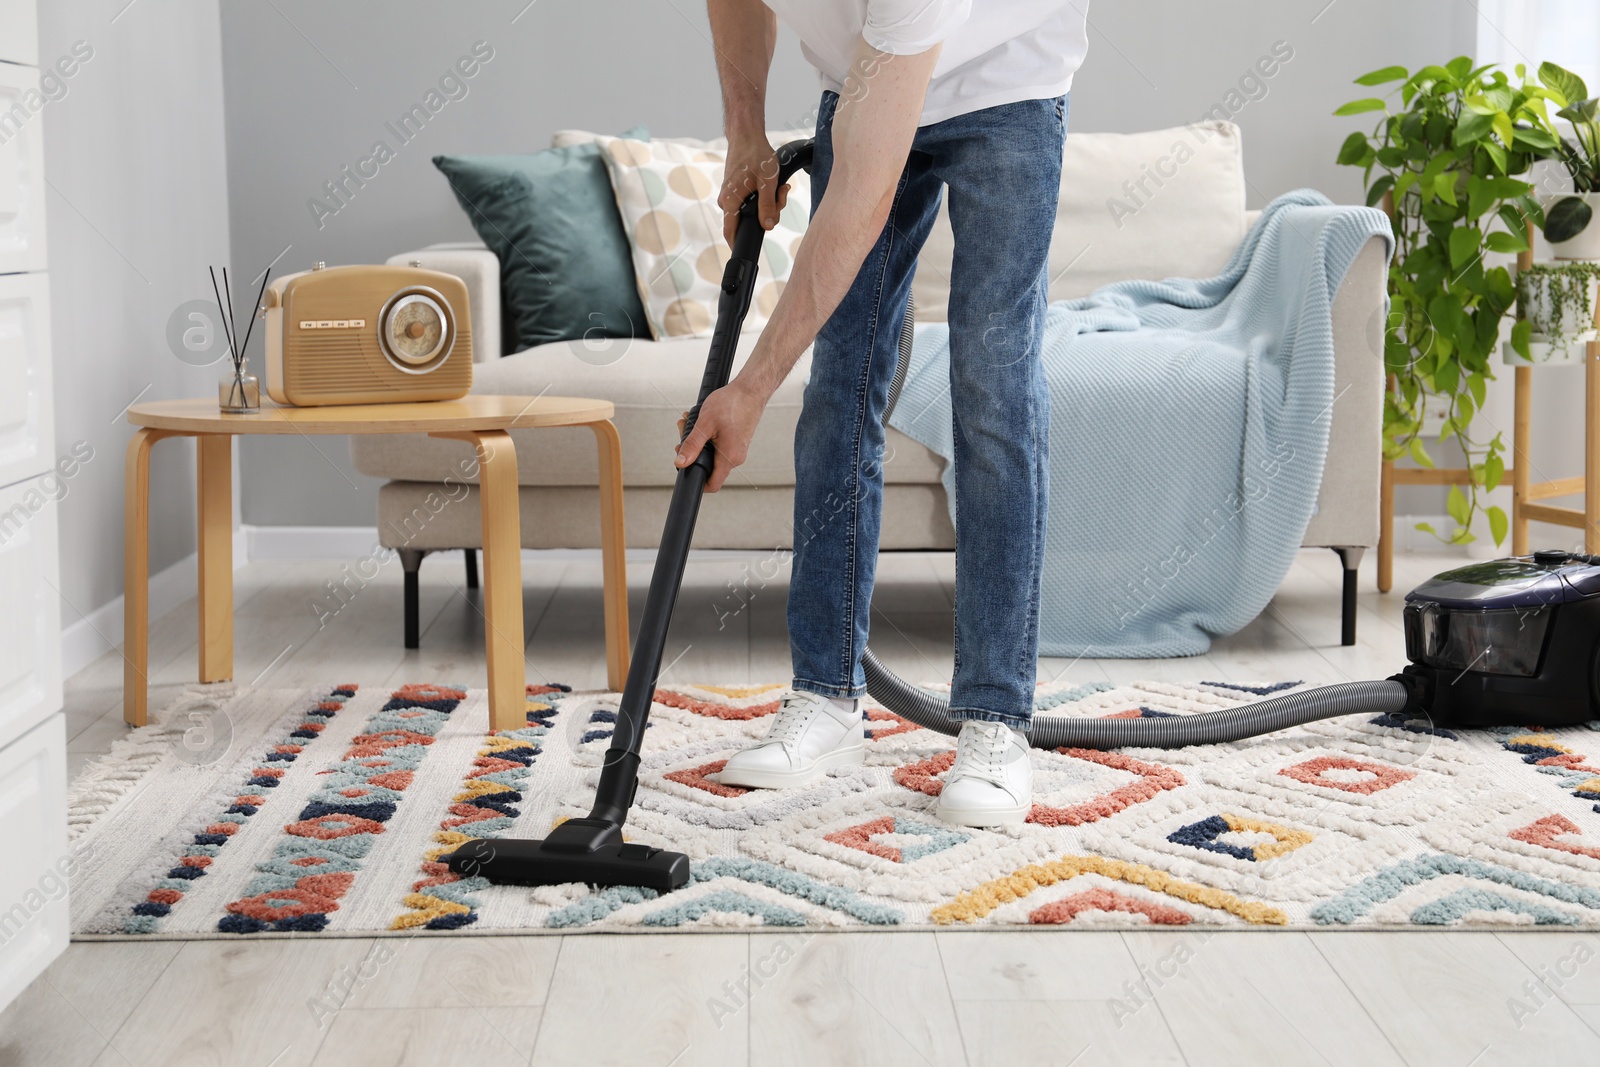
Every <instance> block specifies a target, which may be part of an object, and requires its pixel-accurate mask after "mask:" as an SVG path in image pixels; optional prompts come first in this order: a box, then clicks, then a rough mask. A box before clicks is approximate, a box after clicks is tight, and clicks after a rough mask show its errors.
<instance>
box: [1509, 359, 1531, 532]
mask: <svg viewBox="0 0 1600 1067" xmlns="http://www.w3.org/2000/svg"><path fill="white" fill-rule="evenodd" d="M1513 373H1514V375H1515V379H1516V392H1515V393H1514V394H1513V401H1512V414H1511V453H1512V454H1511V554H1512V555H1513V556H1525V555H1527V554H1528V517H1527V514H1526V513H1525V512H1524V511H1523V510H1522V509H1523V508H1524V507H1525V506H1527V504H1529V503H1530V501H1529V499H1528V487H1529V486H1530V485H1531V484H1532V482H1533V455H1532V453H1533V368H1532V367H1518V368H1517V369H1516V370H1515V371H1514V372H1513Z"/></svg>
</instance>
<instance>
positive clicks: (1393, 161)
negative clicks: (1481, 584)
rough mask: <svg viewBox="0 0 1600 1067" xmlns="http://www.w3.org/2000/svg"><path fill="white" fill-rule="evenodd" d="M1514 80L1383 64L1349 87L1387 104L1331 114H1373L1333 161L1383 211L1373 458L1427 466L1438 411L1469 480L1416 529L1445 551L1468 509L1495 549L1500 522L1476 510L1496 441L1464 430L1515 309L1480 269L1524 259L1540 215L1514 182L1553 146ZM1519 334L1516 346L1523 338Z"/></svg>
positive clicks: (1461, 535) (1492, 467)
mask: <svg viewBox="0 0 1600 1067" xmlns="http://www.w3.org/2000/svg"><path fill="white" fill-rule="evenodd" d="M1516 77H1517V80H1518V82H1519V83H1520V84H1518V85H1512V84H1511V82H1510V80H1509V79H1508V78H1507V77H1506V75H1505V73H1504V72H1503V71H1499V70H1496V69H1495V68H1494V66H1493V65H1492V64H1491V65H1488V66H1483V67H1474V66H1473V65H1472V60H1471V59H1470V58H1469V57H1467V56H1460V57H1457V58H1456V59H1453V60H1451V61H1450V62H1449V63H1447V64H1445V65H1444V66H1442V67H1441V66H1426V67H1423V68H1422V69H1420V70H1417V71H1415V72H1412V71H1408V70H1407V69H1406V68H1404V67H1385V68H1383V69H1381V70H1375V71H1372V72H1371V73H1370V74H1364V75H1362V76H1361V77H1359V78H1357V79H1356V84H1358V85H1364V86H1378V85H1388V84H1392V83H1398V85H1396V87H1395V88H1394V89H1393V90H1391V91H1390V93H1389V95H1388V97H1386V98H1378V97H1368V98H1365V99H1361V100H1353V101H1351V102H1350V103H1348V104H1345V105H1344V106H1343V107H1340V108H1339V109H1338V110H1337V111H1335V112H1334V114H1336V115H1361V114H1366V113H1369V112H1371V113H1380V112H1381V113H1382V118H1381V119H1380V120H1379V122H1378V125H1377V127H1376V129H1374V130H1373V131H1372V133H1370V134H1367V133H1352V134H1351V135H1350V136H1349V137H1348V138H1346V139H1345V142H1344V144H1343V146H1342V147H1341V148H1340V149H1339V157H1338V161H1339V162H1340V163H1341V164H1345V165H1348V166H1353V167H1361V168H1362V169H1363V171H1364V173H1365V176H1366V182H1367V203H1368V204H1369V205H1376V204H1378V203H1380V202H1382V201H1383V200H1384V199H1385V197H1386V196H1387V197H1388V198H1390V199H1391V200H1392V203H1393V212H1392V218H1393V223H1394V238H1395V252H1394V259H1393V260H1392V261H1391V262H1390V265H1389V297H1390V311H1389V321H1388V329H1387V330H1386V331H1385V338H1384V353H1383V355H1384V364H1385V367H1386V369H1387V370H1388V373H1389V375H1390V376H1391V381H1392V383H1393V384H1392V386H1391V388H1390V389H1389V391H1388V392H1387V393H1386V395H1385V400H1384V411H1383V454H1384V458H1385V459H1389V460H1394V459H1399V458H1400V457H1402V456H1407V455H1409V456H1411V457H1412V458H1413V459H1414V460H1416V462H1417V463H1419V464H1421V465H1422V466H1424V467H1432V466H1434V461H1433V458H1432V456H1430V455H1429V453H1428V449H1427V447H1426V445H1425V444H1424V442H1423V434H1422V418H1423V411H1424V407H1425V405H1426V402H1427V399H1428V398H1429V397H1430V396H1431V397H1438V398H1440V399H1441V400H1443V401H1445V402H1447V404H1448V411H1447V414H1446V417H1445V420H1444V425H1443V427H1442V429H1441V430H1440V431H1439V436H1438V440H1439V442H1440V443H1443V442H1445V441H1448V440H1450V439H1452V438H1454V439H1455V440H1456V441H1458V442H1459V443H1460V446H1461V448H1462V450H1463V451H1464V452H1465V453H1466V456H1467V465H1468V468H1469V469H1470V471H1471V481H1470V483H1469V484H1468V485H1467V486H1466V487H1465V489H1463V487H1462V486H1459V485H1453V486H1451V487H1450V491H1449V497H1448V501H1447V507H1448V510H1449V513H1450V518H1451V519H1452V520H1453V521H1454V523H1455V528H1454V529H1452V530H1451V531H1450V532H1449V533H1448V534H1439V533H1437V532H1436V531H1434V529H1433V528H1432V526H1430V525H1429V524H1428V523H1418V524H1417V528H1418V529H1420V530H1424V531H1426V532H1428V533H1434V534H1435V535H1436V536H1439V537H1441V538H1442V539H1445V540H1448V541H1450V542H1451V543H1454V544H1463V543H1465V542H1468V541H1471V540H1474V535H1473V533H1472V530H1471V526H1472V520H1473V517H1474V515H1475V514H1477V512H1478V511H1480V510H1482V511H1483V513H1484V515H1485V517H1486V518H1487V520H1488V523H1489V530H1490V533H1491V535H1492V536H1493V537H1494V541H1495V544H1497V545H1498V544H1500V543H1501V542H1502V541H1504V540H1505V535H1506V531H1507V528H1508V527H1509V525H1510V524H1509V522H1508V520H1507V517H1506V514H1505V511H1504V509H1502V508H1499V507H1491V506H1485V504H1484V501H1483V496H1484V494H1486V493H1487V492H1489V491H1490V490H1493V489H1494V488H1495V487H1497V486H1498V485H1499V484H1500V481H1501V479H1502V478H1503V477H1504V475H1505V447H1506V446H1505V442H1504V441H1503V440H1502V439H1501V436H1500V434H1498V433H1497V434H1494V435H1493V436H1492V437H1489V438H1488V439H1487V440H1485V439H1483V437H1482V435H1480V434H1475V433H1474V432H1473V422H1474V419H1475V416H1476V415H1477V413H1478V411H1479V410H1480V409H1481V408H1482V407H1483V403H1484V399H1485V396H1486V395H1487V391H1488V382H1489V381H1490V380H1491V379H1493V377H1494V371H1493V364H1492V356H1493V355H1494V352H1495V350H1496V348H1497V347H1498V344H1499V339H1500V323H1501V320H1502V319H1503V318H1504V317H1505V315H1506V312H1507V311H1509V310H1510V308H1511V307H1512V304H1513V302H1514V300H1515V292H1514V289H1513V286H1512V282H1511V275H1510V273H1509V272H1508V271H1507V270H1506V269H1505V268H1504V267H1500V266H1495V267H1489V266H1486V265H1485V264H1484V255H1485V253H1488V252H1509V253H1515V252H1522V251H1525V250H1526V249H1527V247H1528V245H1527V237H1526V225H1527V220H1529V219H1532V220H1533V221H1534V222H1535V223H1542V221H1543V213H1542V212H1541V210H1540V208H1539V204H1538V202H1537V201H1536V200H1535V199H1534V197H1533V196H1532V195H1531V194H1532V192H1533V186H1532V185H1531V184H1530V183H1529V182H1526V181H1523V180H1522V179H1521V178H1520V177H1519V175H1522V174H1526V173H1527V171H1528V168H1529V167H1530V166H1531V165H1532V164H1533V161H1534V160H1536V159H1542V158H1546V157H1549V156H1552V155H1554V154H1555V153H1556V152H1557V150H1558V146H1559V140H1558V138H1557V137H1556V136H1555V135H1554V134H1553V133H1552V132H1551V130H1550V122H1549V119H1548V116H1547V115H1546V112H1545V101H1546V100H1547V99H1550V98H1551V94H1550V93H1549V92H1548V91H1547V90H1545V89H1544V88H1542V87H1540V86H1538V85H1534V84H1529V83H1528V81H1527V78H1526V74H1525V71H1524V69H1523V68H1522V67H1521V66H1518V67H1517V68H1516ZM1396 95H1398V96H1399V101H1398V104H1399V108H1398V110H1393V109H1392V108H1391V104H1392V103H1393V102H1394V101H1393V98H1394V97H1395V96H1396ZM1520 325H1521V324H1519V326H1520ZM1520 333H1521V335H1522V336H1521V341H1522V345H1523V347H1524V348H1526V338H1527V331H1526V329H1521V330H1520Z"/></svg>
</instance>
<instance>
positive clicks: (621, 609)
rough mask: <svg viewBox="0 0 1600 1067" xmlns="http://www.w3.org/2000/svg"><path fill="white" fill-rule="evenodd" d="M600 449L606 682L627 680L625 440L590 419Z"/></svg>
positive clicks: (617, 687) (607, 424)
mask: <svg viewBox="0 0 1600 1067" xmlns="http://www.w3.org/2000/svg"><path fill="white" fill-rule="evenodd" d="M589 429H591V430H593V431H594V436H595V442H596V444H597V445H598V447H599V450H600V554H601V559H602V561H603V566H604V570H605V612H606V685H607V686H608V687H610V689H611V690H612V691H613V692H619V693H620V692H621V691H622V687H623V685H624V683H626V682H627V680H628V656H629V650H628V563H627V547H628V543H627V539H626V536H625V534H624V531H623V521H622V439H621V438H620V437H619V436H618V435H617V428H616V426H614V425H613V424H612V423H611V421H610V420H609V419H608V420H605V421H602V422H591V423H590V424H589Z"/></svg>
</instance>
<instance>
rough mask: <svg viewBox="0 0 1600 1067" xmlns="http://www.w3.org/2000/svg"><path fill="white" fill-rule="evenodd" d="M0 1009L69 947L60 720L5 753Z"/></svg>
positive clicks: (0, 805)
mask: <svg viewBox="0 0 1600 1067" xmlns="http://www.w3.org/2000/svg"><path fill="white" fill-rule="evenodd" d="M0 827H3V828H4V829H5V838H6V860H5V862H4V863H0V1004H8V1003H10V1002H11V1000H12V999H13V998H15V997H16V995H17V994H18V993H20V992H22V990H23V989H24V988H25V987H26V986H27V984H28V983H29V982H31V981H33V980H34V979H35V978H37V977H38V976H39V972H40V971H43V970H44V969H45V967H47V966H48V965H49V963H50V961H51V960H53V959H55V958H56V956H58V955H59V954H60V953H61V951H62V950H63V949H65V948H66V947H67V880H68V878H69V877H70V876H71V875H72V874H73V870H72V861H71V859H70V858H69V855H68V852H67V723H66V716H65V715H64V714H63V713H62V712H59V711H58V712H56V713H55V714H53V715H51V716H50V717H49V718H47V719H46V720H45V721H44V722H42V723H40V724H39V725H38V726H35V727H34V728H33V729H32V730H30V731H28V732H27V733H26V734H24V735H22V737H20V738H18V739H17V740H15V741H13V742H12V743H11V744H9V745H7V746H6V747H5V748H3V749H0Z"/></svg>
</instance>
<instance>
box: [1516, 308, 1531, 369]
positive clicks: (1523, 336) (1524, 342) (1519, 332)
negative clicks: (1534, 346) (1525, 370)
mask: <svg viewBox="0 0 1600 1067" xmlns="http://www.w3.org/2000/svg"><path fill="white" fill-rule="evenodd" d="M1532 332H1533V323H1531V322H1529V321H1528V320H1527V319H1519V320H1517V322H1516V323H1515V324H1513V325H1512V327H1511V350H1512V351H1513V352H1515V353H1516V354H1517V355H1519V356H1521V357H1522V358H1523V359H1525V360H1528V361H1529V362H1530V363H1531V362H1532V361H1533V354H1532V353H1531V352H1529V351H1528V335H1529V334H1531V333H1532Z"/></svg>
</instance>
